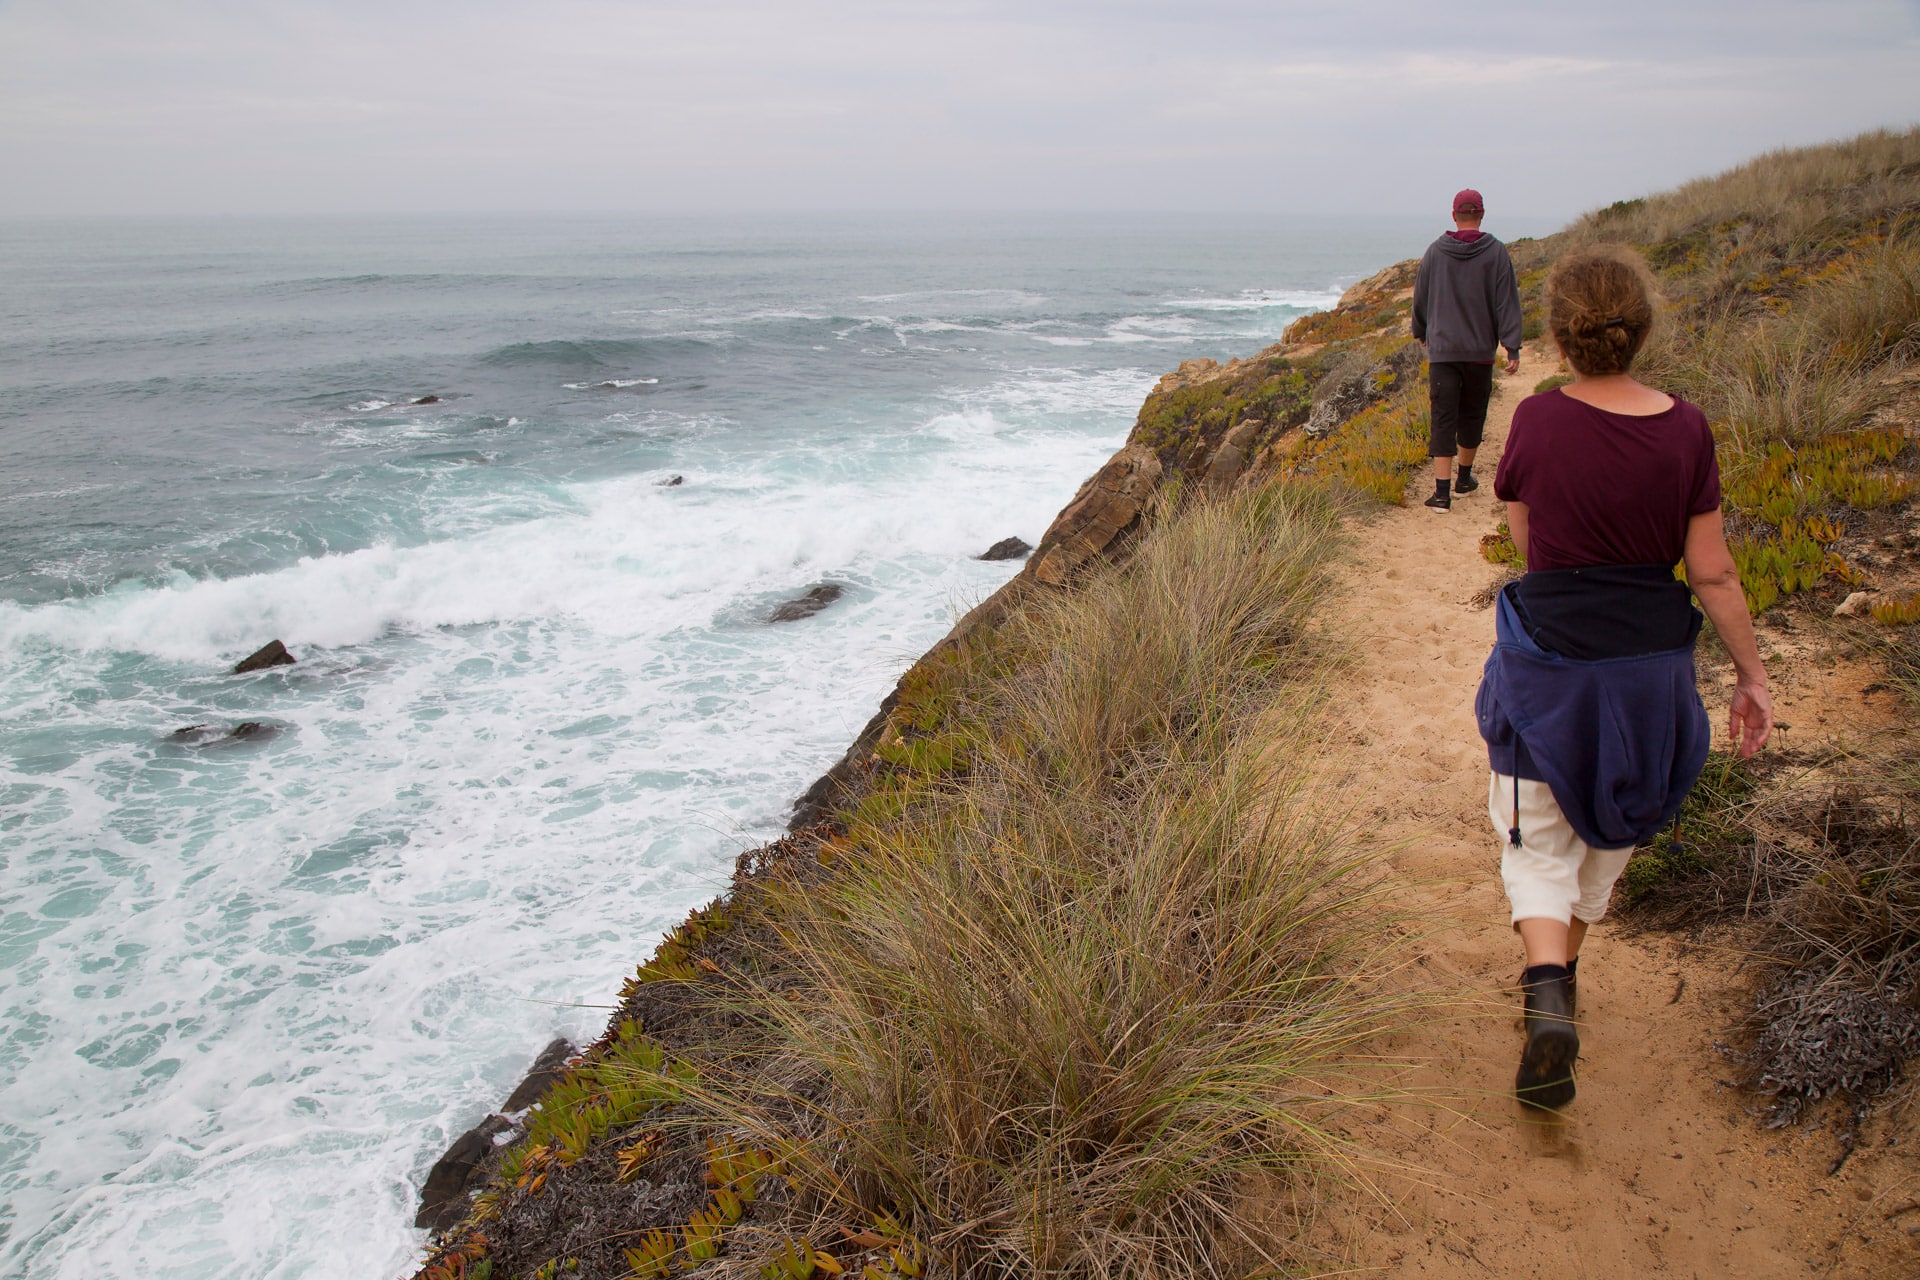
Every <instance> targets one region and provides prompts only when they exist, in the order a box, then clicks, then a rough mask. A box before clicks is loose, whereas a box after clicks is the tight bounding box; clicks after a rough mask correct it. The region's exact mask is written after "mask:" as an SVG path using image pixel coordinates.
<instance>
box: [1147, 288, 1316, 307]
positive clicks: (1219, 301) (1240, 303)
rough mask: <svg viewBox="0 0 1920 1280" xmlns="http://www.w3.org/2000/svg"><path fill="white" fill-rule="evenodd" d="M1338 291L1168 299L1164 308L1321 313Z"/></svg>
mask: <svg viewBox="0 0 1920 1280" xmlns="http://www.w3.org/2000/svg"><path fill="white" fill-rule="evenodd" d="M1340 294H1341V290H1338V289H1333V290H1322V289H1305V290H1303V289H1275V290H1272V291H1268V290H1255V289H1249V290H1247V291H1246V292H1244V293H1241V294H1238V295H1236V296H1234V297H1231V298H1170V299H1168V300H1167V301H1166V303H1165V304H1164V305H1166V306H1169V307H1178V308H1180V309H1181V310H1183V311H1268V310H1273V309H1275V308H1282V309H1285V310H1289V311H1324V310H1326V309H1327V308H1328V307H1331V306H1333V305H1334V304H1335V303H1337V302H1339V301H1340Z"/></svg>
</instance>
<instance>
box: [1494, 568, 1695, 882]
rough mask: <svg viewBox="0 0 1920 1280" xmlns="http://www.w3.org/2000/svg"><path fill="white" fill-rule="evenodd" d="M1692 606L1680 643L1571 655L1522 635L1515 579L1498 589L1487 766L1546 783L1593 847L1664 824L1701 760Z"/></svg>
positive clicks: (1630, 841)
mask: <svg viewBox="0 0 1920 1280" xmlns="http://www.w3.org/2000/svg"><path fill="white" fill-rule="evenodd" d="M1570 572H1577V571H1570ZM1664 572H1665V573H1666V578H1667V581H1668V582H1669V583H1672V585H1673V587H1674V588H1676V589H1678V590H1680V591H1682V592H1684V591H1685V590H1686V588H1685V587H1684V586H1681V585H1680V584H1679V583H1677V582H1673V576H1672V573H1671V571H1670V570H1669V571H1664ZM1688 609H1689V612H1691V614H1692V619H1691V624H1690V625H1689V626H1688V629H1687V638H1686V643H1685V644H1684V645H1682V646H1681V647H1679V648H1675V649H1661V650H1657V651H1655V652H1652V653H1641V654H1634V655H1630V656H1626V657H1609V658H1597V659H1586V660H1579V659H1574V658H1569V657H1565V656H1563V655H1561V654H1558V653H1555V652H1553V651H1552V650H1550V649H1547V648H1544V647H1542V646H1541V645H1540V644H1539V643H1537V642H1536V641H1535V640H1534V638H1533V636H1532V635H1531V634H1529V629H1528V627H1527V626H1526V625H1525V623H1524V622H1523V621H1522V618H1523V617H1524V616H1525V607H1524V604H1523V602H1522V593H1521V591H1520V583H1519V582H1510V583H1508V584H1507V585H1506V587H1505V588H1503V589H1502V590H1501V592H1500V597H1499V603H1498V610H1497V612H1496V614H1495V618H1494V634H1495V639H1494V645H1493V652H1492V653H1491V654H1489V655H1488V656H1487V665H1486V669H1485V671H1484V672H1483V673H1482V675H1481V679H1480V691H1479V693H1478V694H1477V695H1476V696H1475V697H1474V713H1475V715H1476V716H1477V717H1478V719H1479V721H1480V736H1481V737H1482V738H1484V739H1485V740H1486V743H1487V762H1488V764H1489V765H1490V766H1491V767H1492V769H1493V771H1494V772H1495V773H1502V774H1512V775H1514V776H1515V777H1520V778H1531V779H1535V780H1537V781H1541V782H1545V783H1546V784H1547V787H1548V789H1549V790H1551V791H1552V792H1553V798H1554V799H1555V800H1556V801H1557V802H1559V805H1560V810H1561V812H1562V813H1564V814H1565V815H1566V817H1567V821H1568V823H1569V824H1570V825H1571V826H1572V827H1573V829H1574V831H1575V833H1576V834H1578V835H1579V837H1580V838H1581V839H1582V840H1584V841H1586V842H1587V843H1588V844H1589V845H1591V846H1593V847H1594V848H1597V849H1620V848H1625V847H1626V846H1628V845H1634V844H1639V843H1640V842H1641V841H1642V840H1645V839H1647V838H1648V837H1650V836H1652V835H1653V834H1654V833H1656V832H1657V831H1659V830H1660V829H1661V828H1662V827H1664V826H1666V825H1667V824H1668V823H1670V822H1672V821H1673V819H1674V817H1675V816H1676V815H1678V814H1679V812H1680V805H1681V803H1682V802H1683V801H1685V800H1686V798H1687V791H1688V790H1689V789H1690V788H1691V787H1692V786H1693V783H1694V779H1696V778H1698V777H1699V776H1700V770H1701V767H1702V766H1703V765H1705V764H1706V760H1707V746H1708V743H1709V741H1710V740H1711V735H1712V728H1711V726H1710V725H1709V724H1708V722H1707V710H1706V708H1705V707H1704V706H1702V705H1701V702H1700V694H1699V692H1698V691H1697V690H1696V689H1695V687H1694V669H1693V644H1694V640H1695V638H1696V637H1697V636H1698V635H1699V632H1700V622H1701V619H1700V615H1699V612H1698V611H1697V610H1693V609H1692V608H1691V605H1689V606H1688Z"/></svg>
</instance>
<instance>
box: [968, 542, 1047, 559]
mask: <svg viewBox="0 0 1920 1280" xmlns="http://www.w3.org/2000/svg"><path fill="white" fill-rule="evenodd" d="M1032 550H1033V547H1032V545H1031V544H1029V543H1028V542H1027V541H1026V539H1024V538H1002V539H1000V541H998V542H996V543H994V544H993V545H992V546H990V547H988V548H987V549H986V550H985V551H983V552H981V553H980V554H979V555H978V556H976V557H975V559H978V560H1018V559H1020V558H1021V557H1022V556H1024V555H1026V554H1027V553H1028V552H1029V551H1032Z"/></svg>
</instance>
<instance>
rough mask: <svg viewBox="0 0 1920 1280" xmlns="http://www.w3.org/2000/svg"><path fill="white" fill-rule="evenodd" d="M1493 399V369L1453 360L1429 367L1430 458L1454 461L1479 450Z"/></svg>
mask: <svg viewBox="0 0 1920 1280" xmlns="http://www.w3.org/2000/svg"><path fill="white" fill-rule="evenodd" d="M1492 398H1493V366H1492V365H1490V364H1463V363H1457V362H1455V361H1452V360H1441V361H1437V362H1435V363H1433V364H1430V365H1428V366H1427V400H1428V404H1429V405H1430V406H1431V408H1432V411H1433V412H1432V415H1431V417H1432V426H1431V428H1430V430H1429V433H1428V435H1427V456H1428V457H1429V458H1451V457H1452V456H1453V455H1454V454H1456V453H1458V452H1460V450H1462V449H1478V448H1479V447H1480V436H1481V435H1482V433H1484V432H1485V431H1486V429H1487V401H1489V400H1491V399H1492Z"/></svg>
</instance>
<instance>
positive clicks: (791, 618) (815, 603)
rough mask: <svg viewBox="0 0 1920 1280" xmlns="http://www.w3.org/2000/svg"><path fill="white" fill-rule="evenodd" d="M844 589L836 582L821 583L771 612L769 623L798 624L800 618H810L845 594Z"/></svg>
mask: <svg viewBox="0 0 1920 1280" xmlns="http://www.w3.org/2000/svg"><path fill="white" fill-rule="evenodd" d="M846 590H847V589H846V588H845V587H843V586H841V585H840V584H839V583H837V582H823V583H821V584H820V585H818V586H816V587H814V588H812V589H811V590H809V591H808V592H807V594H805V595H803V596H796V597H794V598H793V599H791V600H789V601H787V602H786V603H785V604H783V605H781V606H780V607H779V608H777V609H775V610H774V611H773V616H772V617H771V618H770V619H768V621H770V622H798V621H800V619H802V618H811V617H812V616H813V615H814V614H816V613H818V612H820V611H821V610H822V609H824V608H826V607H827V606H828V605H830V604H832V603H833V602H834V601H835V600H838V599H839V598H840V597H841V596H843V595H845V594H846Z"/></svg>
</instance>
